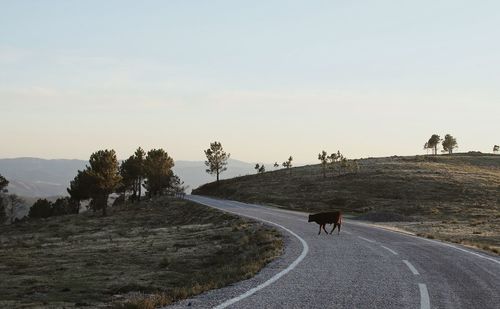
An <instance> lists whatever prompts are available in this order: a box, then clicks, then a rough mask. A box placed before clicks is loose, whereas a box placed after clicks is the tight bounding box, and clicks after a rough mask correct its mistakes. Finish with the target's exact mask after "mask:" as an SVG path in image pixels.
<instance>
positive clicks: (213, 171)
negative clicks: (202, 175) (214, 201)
mask: <svg viewBox="0 0 500 309" xmlns="http://www.w3.org/2000/svg"><path fill="white" fill-rule="evenodd" d="M205 155H206V156H207V161H205V165H206V166H207V167H208V168H207V169H206V172H207V173H209V174H210V175H216V177H217V183H219V175H220V173H222V172H224V171H226V170H227V160H228V159H229V157H230V156H231V154H229V153H228V154H226V153H225V152H224V149H223V148H222V144H221V143H220V142H213V143H210V148H208V149H207V150H205Z"/></svg>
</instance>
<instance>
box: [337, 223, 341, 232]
mask: <svg viewBox="0 0 500 309" xmlns="http://www.w3.org/2000/svg"><path fill="white" fill-rule="evenodd" d="M341 225H342V223H339V232H338V234H337V235H340V226H341Z"/></svg>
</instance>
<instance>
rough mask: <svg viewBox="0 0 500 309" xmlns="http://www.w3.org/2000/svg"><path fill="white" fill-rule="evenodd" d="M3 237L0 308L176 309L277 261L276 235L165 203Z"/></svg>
mask: <svg viewBox="0 0 500 309" xmlns="http://www.w3.org/2000/svg"><path fill="white" fill-rule="evenodd" d="M112 211H113V213H112V214H111V215H110V216H108V217H100V216H94V215H92V214H90V213H86V214H81V215H68V216H62V217H53V218H49V219H45V220H44V219H41V220H33V221H29V222H23V223H19V224H14V225H10V226H2V227H0V307H1V308H27V307H36V308H73V307H97V308H130V309H132V308H136V309H148V308H156V307H158V306H163V305H167V304H170V303H172V302H174V301H176V300H180V299H183V298H186V297H189V296H192V295H196V294H199V293H201V292H203V291H206V290H209V289H214V288H219V287H222V286H225V285H227V284H230V283H233V282H236V281H239V280H242V279H246V278H249V277H251V276H253V275H254V274H255V273H256V272H258V271H259V270H260V269H261V268H262V267H263V266H264V265H265V264H267V263H268V262H270V261H271V260H272V259H274V258H275V257H276V256H278V255H280V254H281V251H282V240H281V236H280V234H279V232H277V231H276V230H274V229H271V228H269V227H267V226H264V225H262V224H260V223H257V222H254V221H250V220H246V219H241V218H239V217H236V216H234V215H231V214H227V213H223V212H220V211H217V210H214V209H211V208H208V207H205V206H201V205H198V204H195V203H192V202H189V201H179V200H168V199H166V198H160V199H156V200H152V201H147V202H142V203H141V204H129V205H124V206H121V207H120V208H114V209H113V210H112Z"/></svg>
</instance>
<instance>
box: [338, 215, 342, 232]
mask: <svg viewBox="0 0 500 309" xmlns="http://www.w3.org/2000/svg"><path fill="white" fill-rule="evenodd" d="M341 226H342V212H340V213H339V234H340V227H341Z"/></svg>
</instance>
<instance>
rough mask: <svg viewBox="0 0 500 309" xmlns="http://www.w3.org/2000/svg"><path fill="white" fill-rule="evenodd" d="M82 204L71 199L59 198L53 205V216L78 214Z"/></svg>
mask: <svg viewBox="0 0 500 309" xmlns="http://www.w3.org/2000/svg"><path fill="white" fill-rule="evenodd" d="M79 208H80V204H79V203H78V202H77V201H74V200H72V199H71V198H69V197H64V198H58V199H57V200H56V201H55V202H54V203H53V204H52V216H62V215H69V214H77V213H78V209H79Z"/></svg>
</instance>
